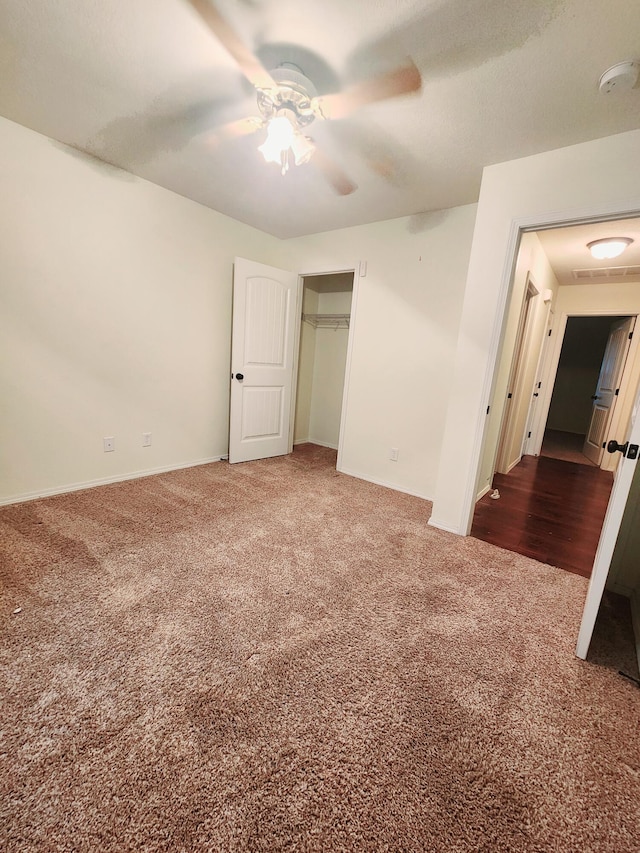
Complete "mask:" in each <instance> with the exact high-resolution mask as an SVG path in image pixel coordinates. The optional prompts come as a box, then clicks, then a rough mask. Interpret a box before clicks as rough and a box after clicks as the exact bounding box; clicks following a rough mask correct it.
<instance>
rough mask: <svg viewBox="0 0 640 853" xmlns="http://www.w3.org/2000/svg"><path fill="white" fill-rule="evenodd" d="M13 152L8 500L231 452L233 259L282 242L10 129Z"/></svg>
mask: <svg viewBox="0 0 640 853" xmlns="http://www.w3.org/2000/svg"><path fill="white" fill-rule="evenodd" d="M0 148H1V150H2V158H0V186H1V187H2V192H1V195H0V234H1V235H2V238H1V243H2V248H1V254H0V303H1V304H0V325H1V328H0V346H1V348H2V353H1V359H0V388H1V401H2V402H1V405H2V417H0V453H1V454H2V456H1V458H0V474H1V475H0V490H1V491H0V500H4V501H7V500H11V499H17V498H21V497H27V496H30V495H35V494H42V493H46V492H49V491H62V490H65V489H68V488H71V487H73V486H74V485H76V484H85V483H92V482H96V481H101V480H110V479H117V478H118V477H126V476H131V475H132V474H134V473H136V472H140V471H149V470H155V469H164V468H168V467H172V466H178V465H184V464H193V463H196V462H198V461H201V460H209V459H214V458H217V457H219V456H220V455H222V454H224V453H226V452H227V446H228V405H229V403H228V401H229V357H230V356H229V350H230V330H231V281H232V268H233V259H234V256H235V255H244V256H249V257H252V258H254V259H256V260H260V261H264V262H266V263H274V264H276V265H280V266H282V265H283V264H282V253H281V246H282V244H281V243H280V242H279V241H277V240H276V239H275V238H271V237H269V236H267V235H264V234H262V233H260V232H258V231H255V230H254V229H251V228H249V227H247V226H245V225H241V224H239V223H237V222H235V221H233V220H231V219H229V218H227V217H224V216H222V215H220V214H218V213H215V212H213V211H211V210H209V209H207V208H205V207H202V206H201V205H198V204H196V203H194V202H192V201H188V200H187V199H185V198H182V197H181V196H178V195H175V194H174V193H171V192H168V191H167V190H164V189H161V188H159V187H157V186H155V185H153V184H150V183H148V182H146V181H143V180H140V179H138V178H135V177H133V176H132V175H130V174H128V173H125V172H121V171H120V170H117V169H114V168H112V167H109V166H106V165H105V164H102V163H100V162H98V161H95V160H92V159H89V158H87V157H85V156H83V155H80V154H79V153H78V152H77V151H74V150H72V149H70V148H67V147H65V146H63V145H59V144H57V143H54V142H53V141H51V140H49V139H47V138H46V137H44V136H41V135H39V134H37V133H34V132H32V131H30V130H27V129H25V128H23V127H21V126H19V125H17V124H14V123H12V122H9V121H6V120H4V119H0ZM143 432H151V433H152V434H153V439H152V441H153V443H152V446H151V447H147V448H143V447H142V433H143ZM103 436H115V442H116V451H115V452H114V453H104V452H103V448H102V438H103Z"/></svg>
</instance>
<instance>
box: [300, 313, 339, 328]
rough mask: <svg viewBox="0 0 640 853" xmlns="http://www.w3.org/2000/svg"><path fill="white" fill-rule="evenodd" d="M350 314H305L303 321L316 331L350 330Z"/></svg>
mask: <svg viewBox="0 0 640 853" xmlns="http://www.w3.org/2000/svg"><path fill="white" fill-rule="evenodd" d="M349 317H350V315H349V314H303V315H302V319H303V320H304V322H305V323H309V324H310V325H311V326H313V327H314V329H319V328H320V329H348V328H349Z"/></svg>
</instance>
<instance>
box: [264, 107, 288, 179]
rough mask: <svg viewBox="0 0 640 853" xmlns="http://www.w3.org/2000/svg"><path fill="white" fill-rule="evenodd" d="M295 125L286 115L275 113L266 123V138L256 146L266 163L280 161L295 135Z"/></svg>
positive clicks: (279, 162)
mask: <svg viewBox="0 0 640 853" xmlns="http://www.w3.org/2000/svg"><path fill="white" fill-rule="evenodd" d="M295 133H296V130H295V127H294V126H293V124H292V123H291V119H290V118H289V117H288V116H286V115H277V116H275V117H274V118H272V119H270V120H269V122H268V123H267V138H266V140H265V141H264V142H263V143H262V145H259V146H258V151H260V153H261V154H262V156H263V157H264V159H265V160H266V161H267V163H278V164H281V163H282V159H283V157H284V156H285V155H286V152H287V151H288V150H289V149H290V148H291V143H292V142H293V140H294V137H295ZM284 171H286V169H285V170H284Z"/></svg>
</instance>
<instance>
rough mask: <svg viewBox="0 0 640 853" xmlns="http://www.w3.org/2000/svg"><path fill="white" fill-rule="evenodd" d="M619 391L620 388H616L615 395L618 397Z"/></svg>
mask: <svg viewBox="0 0 640 853" xmlns="http://www.w3.org/2000/svg"><path fill="white" fill-rule="evenodd" d="M619 393H620V389H619V388H616V393H615V396H616V397H617V396H618V394H619Z"/></svg>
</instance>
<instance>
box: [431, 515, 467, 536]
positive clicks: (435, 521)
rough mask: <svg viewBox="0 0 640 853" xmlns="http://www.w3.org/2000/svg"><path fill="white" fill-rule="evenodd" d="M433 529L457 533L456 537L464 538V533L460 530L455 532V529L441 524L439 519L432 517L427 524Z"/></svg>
mask: <svg viewBox="0 0 640 853" xmlns="http://www.w3.org/2000/svg"><path fill="white" fill-rule="evenodd" d="M427 523H428V524H429V525H431V527H436V528H437V529H438V530H444V531H446V532H447V533H455V535H456V536H463V535H464V534H463V533H460V531H459V530H455V529H454V528H453V527H449V526H448V525H446V524H440V522H439V521H438V519H437V518H434V517H433V516H431V518H430V519H429V521H428V522H427Z"/></svg>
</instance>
